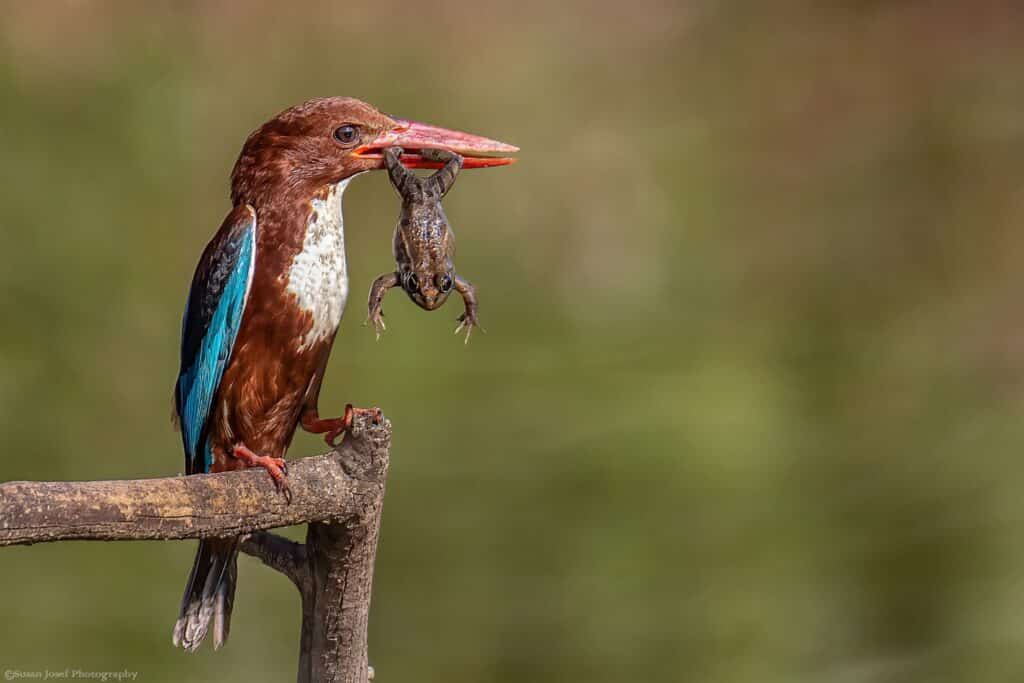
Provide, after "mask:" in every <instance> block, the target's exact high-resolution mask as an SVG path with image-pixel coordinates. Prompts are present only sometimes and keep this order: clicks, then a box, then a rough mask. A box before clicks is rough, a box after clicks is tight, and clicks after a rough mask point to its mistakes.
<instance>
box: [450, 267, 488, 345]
mask: <svg viewBox="0 0 1024 683" xmlns="http://www.w3.org/2000/svg"><path fill="white" fill-rule="evenodd" d="M454 282H455V291H457V292H458V293H459V294H460V295H461V296H462V302H463V303H464V304H465V306H466V310H465V312H464V313H463V314H462V315H460V316H459V317H458V318H456V319H455V320H456V321H457V322H458V323H459V326H458V327H456V328H455V334H458V333H459V332H461V331H462V330H463V328H465V330H466V341H465V343H466V344H468V343H469V335H471V334H472V333H473V328H474V327H480V320H479V318H477V315H476V311H477V299H476V290H475V289H474V288H473V285H471V284H469V283H468V282H466V281H465V280H463V279H462V278H461V277H459V276H458V275H456V276H455V278H454ZM480 330H481V331H483V328H482V327H480Z"/></svg>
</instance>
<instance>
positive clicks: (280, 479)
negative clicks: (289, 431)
mask: <svg viewBox="0 0 1024 683" xmlns="http://www.w3.org/2000/svg"><path fill="white" fill-rule="evenodd" d="M231 452H232V454H233V455H234V456H235V457H236V458H238V459H239V460H241V461H242V462H244V463H245V465H246V467H262V468H263V469H265V470H266V471H267V473H268V474H269V475H270V478H271V479H273V480H274V486H276V487H277V490H278V491H279V492H281V493H283V494H284V497H285V499H286V500H287V501H288V502H289V503H290V502H292V489H291V487H290V486H289V485H288V463H286V462H285V460H284V458H272V457H270V456H269V455H257V454H255V453H253V452H252V450H251V449H250V448H249V447H248V446H246V445H245V444H244V443H240V444H237V445H236V446H235V447H234V449H233V450H232V451H231Z"/></svg>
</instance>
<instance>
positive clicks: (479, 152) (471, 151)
mask: <svg viewBox="0 0 1024 683" xmlns="http://www.w3.org/2000/svg"><path fill="white" fill-rule="evenodd" d="M395 123H397V124H398V125H396V126H395V127H394V128H392V129H391V130H389V131H387V132H385V133H383V134H381V135H380V137H378V138H377V139H376V140H374V141H373V142H371V143H370V144H369V145H366V146H365V147H360V148H359V149H357V150H356V151H355V152H354V153H353V154H354V155H355V156H358V157H360V158H363V159H380V160H381V166H383V164H384V157H383V156H382V154H381V150H383V149H384V148H385V147H401V148H402V151H403V153H402V164H403V165H404V166H407V167H408V168H440V167H441V164H439V163H437V162H434V161H427V160H426V159H424V158H423V157H421V156H420V155H419V154H418V153H417V152H418V151H419V150H421V149H445V150H448V151H449V152H455V153H456V154H460V155H462V157H463V159H464V160H465V161H464V163H463V168H486V167H488V166H506V165H508V164H511V163H514V162H515V159H513V158H511V157H508V156H507V155H508V154H512V153H514V152H518V151H519V148H518V147H516V146H514V145H508V144H505V143H504V142H498V141H497V140H491V139H490V138H484V137H480V136H479V135H471V134H469V133H463V132H460V131H457V130H448V129H447V128H441V127H439V126H432V125H430V124H429V123H420V122H419V121H406V120H404V119H395Z"/></svg>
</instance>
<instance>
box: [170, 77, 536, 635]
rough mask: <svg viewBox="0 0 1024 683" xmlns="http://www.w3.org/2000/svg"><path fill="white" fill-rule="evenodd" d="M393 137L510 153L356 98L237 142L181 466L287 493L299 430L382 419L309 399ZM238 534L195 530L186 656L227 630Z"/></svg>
mask: <svg viewBox="0 0 1024 683" xmlns="http://www.w3.org/2000/svg"><path fill="white" fill-rule="evenodd" d="M394 146H400V147H401V148H402V149H403V150H404V154H403V155H402V159H401V160H402V163H403V164H404V165H406V166H407V167H409V168H438V167H439V166H440V164H438V163H436V162H434V161H432V160H431V159H428V158H424V157H422V156H420V155H419V154H418V152H420V151H422V150H429V149H441V150H448V151H450V152H455V153H458V154H461V155H462V156H463V157H464V158H465V160H466V161H465V167H466V168H484V167H489V166H502V165H505V164H508V163H511V162H512V161H514V159H512V158H510V157H509V156H508V155H509V154H511V153H513V152H516V151H518V148H517V147H515V146H513V145H509V144H506V143H502V142H499V141H497V140H492V139H490V138H485V137H481V136H477V135H471V134H469V133H463V132H460V131H456V130H449V129H446V128H441V127H438V126H433V125H430V124H427V123H421V122H418V121H413V120H409V119H402V118H397V117H393V116H389V115H388V114H385V113H383V112H381V111H379V110H378V109H376V108H375V107H373V106H371V105H370V104H367V103H366V102H363V101H360V100H358V99H354V98H351V97H324V98H318V99H313V100H310V101H308V102H304V103H302V104H300V105H297V106H294V107H291V108H289V109H286V110H284V111H282V112H281V113H279V114H278V115H277V116H275V117H274V118H272V119H270V120H269V121H267V122H266V123H264V124H263V125H262V126H260V127H259V128H257V129H256V130H255V131H254V132H253V133H252V134H251V135H249V137H248V138H247V139H246V141H245V143H244V145H243V147H242V151H241V154H240V155H239V157H238V160H237V161H236V163H235V165H234V169H233V171H232V173H231V179H230V185H231V195H230V196H231V204H232V208H231V210H230V211H229V212H228V214H227V217H226V218H225V219H224V221H223V223H222V224H221V226H220V229H219V230H218V231H217V233H216V234H215V235H214V236H213V239H211V240H210V242H209V244H207V246H206V248H205V250H204V251H203V252H202V256H201V257H200V259H199V263H198V265H197V266H196V269H195V273H194V275H193V278H192V284H191V289H190V290H189V294H188V298H187V301H186V306H185V313H184V316H183V320H182V329H181V365H180V370H179V373H178V378H177V382H176V384H175V389H174V412H175V418H176V422H177V423H178V425H179V427H180V431H181V438H182V445H183V449H184V454H185V473H186V475H194V474H205V473H215V472H225V471H229V470H237V469H242V468H247V467H262V468H264V469H266V471H267V472H268V473H269V475H270V477H271V478H272V480H273V482H274V484H275V485H276V487H277V488H278V490H279V491H280V492H282V494H283V495H285V496H286V498H287V500H288V501H289V502H290V500H291V497H290V496H291V490H290V488H289V486H288V477H287V464H286V462H285V455H286V452H287V450H288V447H289V445H290V444H291V440H292V437H293V436H294V434H295V431H296V429H297V428H298V427H300V426H301V427H302V428H303V429H304V430H306V431H308V432H311V433H314V434H323V435H325V436H324V439H325V441H327V443H328V444H329V445H331V446H332V447H333V446H335V445H336V443H337V439H338V438H339V437H341V436H342V435H343V434H344V433H345V432H346V431H347V430H349V429H350V428H351V425H352V420H353V417H354V415H356V414H357V413H360V412H367V413H372V414H373V415H374V416H375V417H378V418H379V415H380V412H379V411H378V410H376V409H365V410H364V409H354V408H353V407H352V406H351V404H349V405H347V406H346V408H345V411H344V413H343V414H342V415H341V416H339V417H328V418H324V417H321V416H320V412H319V408H318V397H319V393H320V388H321V385H322V383H323V379H324V370H325V368H326V365H327V360H328V356H329V355H330V352H331V348H332V346H333V344H334V341H335V335H336V333H337V330H338V325H339V323H340V322H341V318H342V314H343V312H344V310H345V303H346V300H347V298H348V270H347V262H346V255H345V233H344V221H343V217H342V196H343V194H344V192H345V188H346V187H348V185H349V182H350V181H351V180H352V179H353V178H355V177H356V176H359V175H362V174H363V173H366V172H369V171H375V170H379V169H381V168H383V167H384V161H383V154H382V150H383V149H384V148H387V147H394ZM427 156H431V155H430V154H428V155H427ZM239 540H240V539H239V537H231V538H204V539H201V540H200V542H199V547H198V550H197V551H196V556H195V561H194V563H193V565H192V571H191V573H190V574H189V578H188V583H187V585H186V587H185V592H184V596H183V597H182V602H181V609H180V612H179V617H178V619H177V621H176V623H175V626H174V633H173V642H174V644H175V646H179V647H182V648H184V649H185V650H187V651H189V652H194V651H195V650H197V649H198V648H199V646H200V644H201V643H202V641H203V639H204V638H205V637H206V635H207V633H208V632H209V631H210V629H211V627H212V630H213V646H214V649H219V648H220V647H221V646H222V645H223V644H224V643H225V641H226V640H227V637H228V632H229V630H230V620H231V608H232V604H233V602H234V594H235V584H236V580H237V557H238V547H239Z"/></svg>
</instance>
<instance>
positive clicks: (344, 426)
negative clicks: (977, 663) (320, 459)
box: [324, 403, 384, 448]
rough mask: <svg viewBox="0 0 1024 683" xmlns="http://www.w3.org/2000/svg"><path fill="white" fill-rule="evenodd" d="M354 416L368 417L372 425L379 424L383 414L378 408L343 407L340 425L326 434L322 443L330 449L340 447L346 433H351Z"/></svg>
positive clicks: (350, 405) (348, 405)
mask: <svg viewBox="0 0 1024 683" xmlns="http://www.w3.org/2000/svg"><path fill="white" fill-rule="evenodd" d="M356 415H370V416H371V419H372V420H373V423H374V424H380V423H381V421H382V420H383V419H384V414H383V413H382V412H381V410H380V408H353V407H352V404H351V403H349V404H347V405H346V406H345V415H344V416H343V417H342V418H341V420H340V425H339V426H338V427H337V428H336V429H332V430H331V431H329V432H327V434H326V435H325V436H324V441H326V442H327V445H328V446H330V447H331V448H337V447H338V446H340V445H341V441H340V440H339V439H340V438H341V437H342V436H344V435H345V433H346V432H348V433H351V432H352V425H353V424H354V423H355V417H356Z"/></svg>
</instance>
